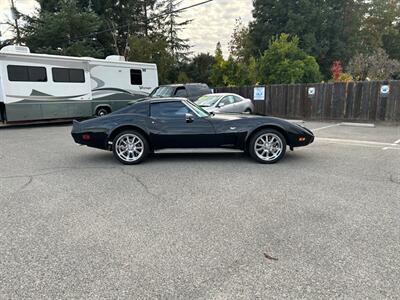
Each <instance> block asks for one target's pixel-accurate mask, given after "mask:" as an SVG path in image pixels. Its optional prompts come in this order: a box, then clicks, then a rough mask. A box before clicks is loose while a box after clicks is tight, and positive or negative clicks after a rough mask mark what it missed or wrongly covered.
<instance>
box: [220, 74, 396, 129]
mask: <svg viewBox="0 0 400 300" xmlns="http://www.w3.org/2000/svg"><path fill="white" fill-rule="evenodd" d="M382 85H389V88H390V92H389V94H388V95H386V96H385V95H382V94H381V87H382ZM309 88H315V95H314V96H309V93H308V91H309ZM215 92H220V93H222V92H225V93H226V92H229V93H236V94H239V95H242V96H243V97H246V98H249V99H253V93H254V87H253V86H244V87H222V88H216V89H215ZM254 104H255V107H256V111H255V113H258V114H263V115H272V116H278V117H284V118H298V119H308V120H348V121H368V122H376V121H377V122H379V121H382V122H400V81H399V80H397V81H388V82H383V81H382V82H380V81H368V82H349V83H319V84H290V85H288V84H280V85H267V86H265V100H264V101H254Z"/></svg>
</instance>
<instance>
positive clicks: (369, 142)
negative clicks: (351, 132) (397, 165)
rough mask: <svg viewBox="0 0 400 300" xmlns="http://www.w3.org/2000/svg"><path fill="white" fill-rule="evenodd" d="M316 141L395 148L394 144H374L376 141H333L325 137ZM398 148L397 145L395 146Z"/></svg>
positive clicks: (317, 138)
mask: <svg viewBox="0 0 400 300" xmlns="http://www.w3.org/2000/svg"><path fill="white" fill-rule="evenodd" d="M315 139H316V140H319V141H326V142H332V143H344V144H364V145H373V146H386V147H390V146H393V144H392V143H382V142H374V141H360V140H347V139H333V138H323V137H316V138H315ZM395 146H397V145H395Z"/></svg>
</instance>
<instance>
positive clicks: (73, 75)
mask: <svg viewBox="0 0 400 300" xmlns="http://www.w3.org/2000/svg"><path fill="white" fill-rule="evenodd" d="M69 81H70V82H85V72H84V71H83V70H82V69H69Z"/></svg>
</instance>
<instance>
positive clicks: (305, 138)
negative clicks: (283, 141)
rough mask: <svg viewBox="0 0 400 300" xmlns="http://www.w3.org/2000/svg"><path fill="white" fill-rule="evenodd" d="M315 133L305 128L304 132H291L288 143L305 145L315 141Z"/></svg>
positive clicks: (295, 145) (299, 145) (293, 145)
mask: <svg viewBox="0 0 400 300" xmlns="http://www.w3.org/2000/svg"><path fill="white" fill-rule="evenodd" d="M314 139H315V137H314V134H313V133H312V132H311V131H309V130H303V132H302V133H289V135H288V145H289V146H290V147H303V146H307V145H309V144H311V143H313V142H314Z"/></svg>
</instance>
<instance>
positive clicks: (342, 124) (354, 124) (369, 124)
mask: <svg viewBox="0 0 400 300" xmlns="http://www.w3.org/2000/svg"><path fill="white" fill-rule="evenodd" d="M339 126H352V127H368V128H375V124H373V123H350V122H342V123H339Z"/></svg>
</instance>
